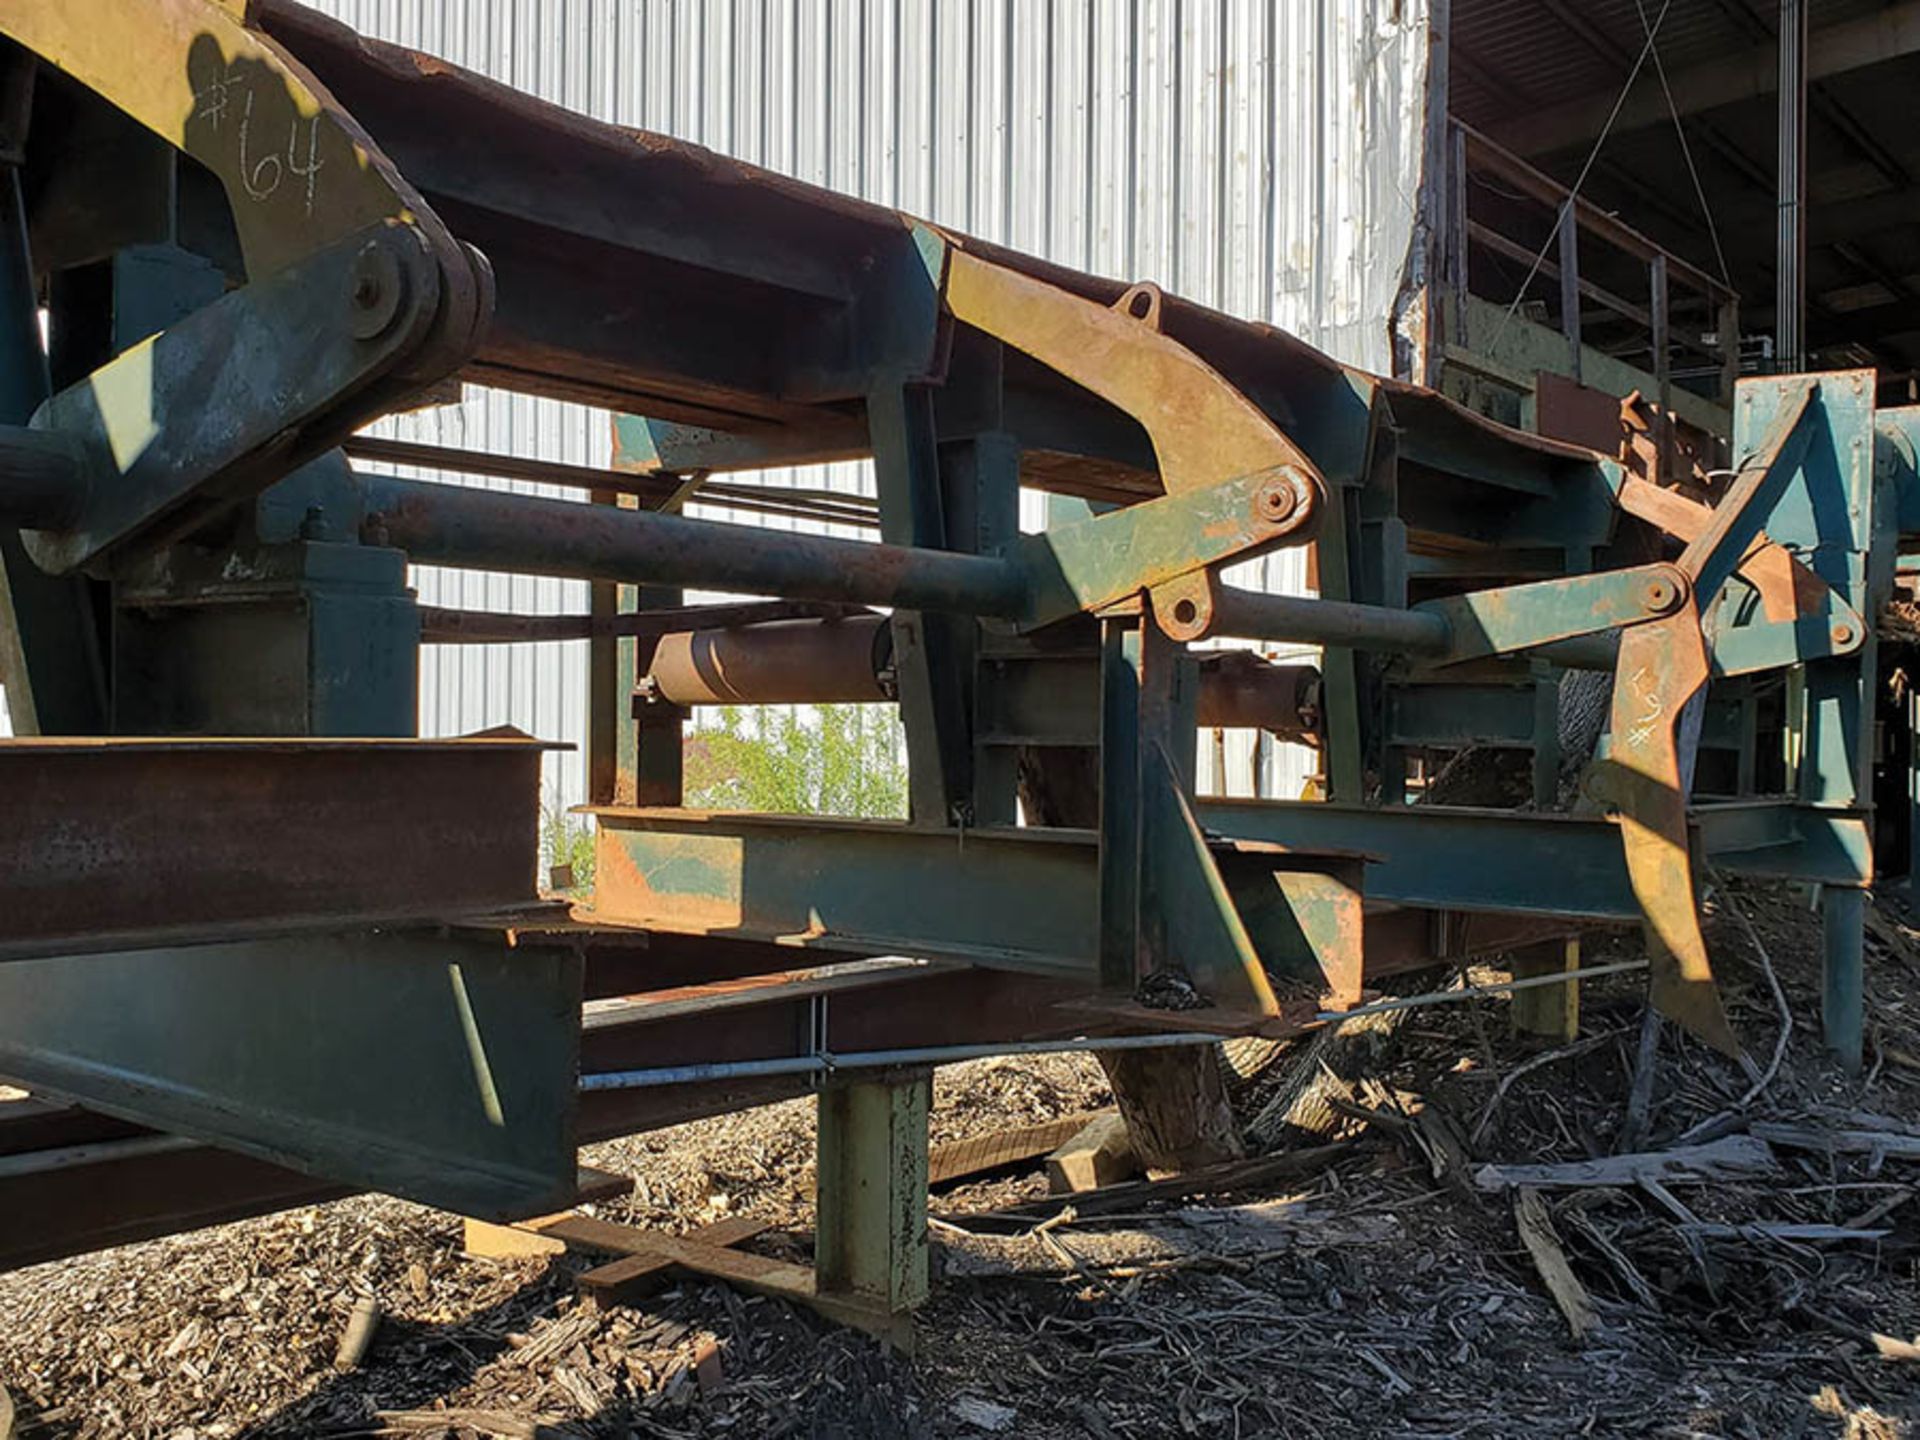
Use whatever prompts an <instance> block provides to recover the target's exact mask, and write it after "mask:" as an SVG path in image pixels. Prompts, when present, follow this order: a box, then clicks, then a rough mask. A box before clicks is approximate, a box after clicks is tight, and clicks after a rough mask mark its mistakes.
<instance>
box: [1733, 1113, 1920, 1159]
mask: <svg viewBox="0 0 1920 1440" xmlns="http://www.w3.org/2000/svg"><path fill="white" fill-rule="evenodd" d="M1747 1128H1748V1129H1749V1130H1751V1131H1752V1133H1753V1134H1754V1136H1755V1137H1756V1138H1758V1139H1760V1140H1765V1141H1767V1142H1769V1143H1771V1144H1774V1145H1786V1146H1790V1147H1791V1148H1793V1149H1795V1150H1813V1151H1818V1152H1820V1153H1822V1154H1827V1155H1872V1154H1874V1153H1876V1152H1878V1153H1879V1154H1881V1155H1886V1156H1889V1157H1892V1158H1895V1159H1900V1160H1920V1135H1916V1134H1912V1133H1907V1132H1902V1131H1898V1130H1873V1129H1858V1130H1857V1129H1842V1128H1839V1127H1829V1126H1825V1125H1788V1124H1784V1123H1781V1122H1779V1121H1774V1120H1756V1121H1754V1122H1753V1124H1752V1125H1750V1126H1748V1127H1747Z"/></svg>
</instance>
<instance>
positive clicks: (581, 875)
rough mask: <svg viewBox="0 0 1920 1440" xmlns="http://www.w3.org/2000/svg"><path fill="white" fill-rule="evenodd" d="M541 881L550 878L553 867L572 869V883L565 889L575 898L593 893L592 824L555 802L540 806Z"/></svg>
mask: <svg viewBox="0 0 1920 1440" xmlns="http://www.w3.org/2000/svg"><path fill="white" fill-rule="evenodd" d="M540 861H541V876H540V879H541V883H542V884H543V885H545V884H547V883H549V882H550V880H551V878H552V875H553V867H554V866H556V865H567V866H571V867H572V869H573V883H572V884H571V885H569V886H568V887H567V893H568V894H569V895H571V896H573V897H574V898H575V899H576V900H584V899H586V898H587V897H589V896H590V895H592V894H593V826H592V825H590V824H588V823H587V822H586V821H585V820H582V819H580V818H578V817H577V816H573V815H569V814H568V813H567V812H566V811H564V810H562V809H560V808H559V807H558V806H553V807H550V808H547V809H545V810H543V812H542V814H541V816H540Z"/></svg>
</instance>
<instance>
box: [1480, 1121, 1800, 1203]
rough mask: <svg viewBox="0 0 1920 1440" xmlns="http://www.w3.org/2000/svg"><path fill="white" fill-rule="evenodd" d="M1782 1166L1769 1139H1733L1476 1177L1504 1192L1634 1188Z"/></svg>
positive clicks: (1497, 1168)
mask: <svg viewBox="0 0 1920 1440" xmlns="http://www.w3.org/2000/svg"><path fill="white" fill-rule="evenodd" d="M1755 1128H1756V1129H1757V1128H1758V1127H1757V1126H1756V1127H1755ZM1779 1168H1780V1165H1779V1162H1778V1161H1777V1160H1775V1159H1774V1156H1773V1151H1772V1150H1771V1149H1770V1148H1768V1146H1767V1143H1766V1141H1764V1140H1761V1139H1758V1138H1756V1137H1755V1136H1752V1135H1728V1136H1725V1137H1723V1138H1721V1139H1719V1140H1715V1141H1713V1142H1712V1143H1710V1144H1707V1145H1684V1146H1681V1147H1679V1148H1678V1149H1674V1150H1657V1151H1651V1152H1643V1153H1640V1154H1634V1155H1608V1156H1605V1157H1603V1158H1601V1159H1598V1160H1574V1161H1569V1162H1567V1163H1566V1164H1563V1165H1482V1166H1481V1167H1480V1170H1479V1173H1478V1174H1476V1175H1475V1176H1474V1177H1473V1178H1474V1183H1475V1184H1477V1185H1478V1186H1479V1187H1480V1188H1481V1189H1482V1190H1499V1189H1503V1188H1505V1187H1506V1186H1509V1185H1538V1186H1590V1185H1634V1184H1638V1183H1644V1182H1645V1181H1648V1180H1653V1181H1672V1180H1688V1181H1697V1180H1728V1179H1736V1178H1738V1177H1741V1176H1746V1175H1770V1174H1773V1173H1774V1172H1775V1171H1777V1170H1778V1169H1779Z"/></svg>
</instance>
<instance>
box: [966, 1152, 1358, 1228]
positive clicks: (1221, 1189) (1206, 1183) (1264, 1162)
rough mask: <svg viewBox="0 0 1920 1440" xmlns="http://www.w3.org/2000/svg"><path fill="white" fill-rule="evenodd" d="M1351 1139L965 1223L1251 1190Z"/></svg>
mask: <svg viewBox="0 0 1920 1440" xmlns="http://www.w3.org/2000/svg"><path fill="white" fill-rule="evenodd" d="M1353 1153H1354V1146H1353V1145H1352V1144H1345V1143H1343V1144H1338V1145H1314V1146H1309V1147H1308V1148H1307V1149H1305V1150H1289V1151H1286V1152H1285V1153H1283V1154H1279V1155H1262V1156H1260V1157H1258V1158H1257V1159H1253V1160H1231V1161H1228V1162H1227V1163H1226V1164H1224V1165H1210V1166H1208V1167H1207V1168H1206V1169H1204V1170H1189V1171H1187V1173H1186V1174H1184V1175H1175V1176H1173V1177H1171V1178H1170V1179H1166V1180H1129V1181H1127V1182H1126V1183H1125V1184H1122V1185H1107V1186H1104V1187H1102V1188H1101V1189H1099V1190H1087V1191H1083V1192H1082V1193H1080V1194H1078V1195H1060V1196H1050V1197H1048V1198H1047V1199H1045V1200H1034V1201H1030V1202H1028V1203H1027V1204H1025V1205H1010V1206H1008V1207H1007V1208H1006V1209H1004V1210H994V1211H989V1212H987V1213H985V1214H981V1215H973V1216H969V1217H968V1222H969V1223H972V1222H974V1221H981V1220H988V1221H991V1220H1004V1221H1020V1222H1027V1223H1031V1222H1032V1221H1034V1220H1044V1219H1046V1218H1048V1217H1049V1216H1052V1215H1055V1214H1057V1213H1059V1211H1060V1210H1061V1209H1063V1208H1064V1207H1066V1206H1068V1205H1071V1206H1072V1207H1073V1208H1074V1210H1075V1211H1076V1212H1077V1213H1079V1214H1081V1215H1099V1214H1102V1213H1111V1212H1113V1211H1116V1210H1126V1209H1129V1208H1131V1207H1132V1206H1135V1205H1139V1204H1142V1203H1144V1202H1146V1201H1152V1200H1176V1199H1181V1198H1183V1197H1185V1196H1188V1195H1223V1194H1227V1193H1229V1192H1231V1191H1235V1190H1251V1189H1255V1188H1257V1187H1258V1186H1261V1185H1268V1184H1271V1183H1273V1182H1274V1181H1277V1180H1293V1179H1298V1178H1299V1177H1301V1176H1303V1175H1310V1174H1312V1173H1314V1172H1315V1171H1317V1170H1322V1169H1324V1168H1325V1167H1326V1166H1328V1165H1330V1164H1331V1163H1333V1162H1334V1161H1335V1160H1338V1159H1340V1158H1341V1157H1342V1156H1348V1155H1352V1154H1353Z"/></svg>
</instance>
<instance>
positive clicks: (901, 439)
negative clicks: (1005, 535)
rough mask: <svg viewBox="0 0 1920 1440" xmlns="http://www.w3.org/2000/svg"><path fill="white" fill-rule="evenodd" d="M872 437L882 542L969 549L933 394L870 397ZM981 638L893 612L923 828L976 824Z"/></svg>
mask: <svg viewBox="0 0 1920 1440" xmlns="http://www.w3.org/2000/svg"><path fill="white" fill-rule="evenodd" d="M867 429H868V438H869V441H870V443H871V445H872V447H873V467H874V476H875V481H876V486H877V489H878V491H879V496H880V538H881V540H883V541H885V542H886V543H888V544H890V545H912V546H915V547H917V548H921V549H928V550H948V549H957V550H965V549H967V548H968V547H967V546H966V545H965V544H964V543H961V544H957V545H956V544H954V543H953V539H954V537H953V536H952V535H951V534H950V533H949V526H948V520H947V514H946V508H947V507H946V495H945V492H944V487H943V486H942V483H941V473H940V472H941V464H940V453H939V446H938V444H937V443H936V441H935V432H934V423H933V401H932V397H931V395H930V393H929V391H928V388H927V387H926V386H924V385H910V384H903V383H898V382H894V383H889V384H883V385H881V386H880V387H878V388H877V389H875V390H874V391H873V393H872V394H870V395H869V396H868V397H867ZM962 538H963V539H964V537H962ZM977 631H978V627H977V625H976V624H975V622H974V621H973V620H972V619H971V618H969V617H964V616H955V615H947V614H938V613H934V612H930V611H921V610H903V609H896V610H895V611H894V612H893V657H894V670H895V674H896V676H897V682H896V683H897V684H898V686H899V695H900V719H901V722H902V724H904V725H905V727H906V731H907V784H908V791H909V794H908V811H909V814H910V815H911V817H912V819H913V821H914V823H915V824H917V825H954V824H960V825H966V824H970V823H972V814H971V810H972V793H973V776H972V773H971V772H972V768H973V742H972V737H971V735H970V733H969V730H970V727H969V724H968V717H969V715H970V713H971V708H970V693H971V688H972V678H973V651H974V648H975V637H976V635H977Z"/></svg>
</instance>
